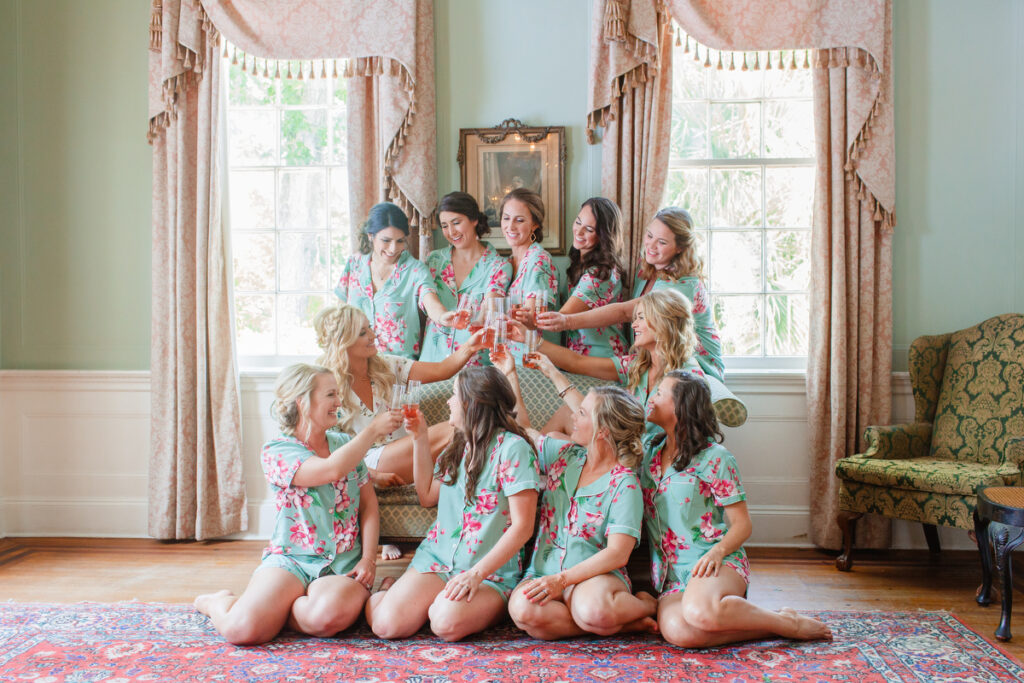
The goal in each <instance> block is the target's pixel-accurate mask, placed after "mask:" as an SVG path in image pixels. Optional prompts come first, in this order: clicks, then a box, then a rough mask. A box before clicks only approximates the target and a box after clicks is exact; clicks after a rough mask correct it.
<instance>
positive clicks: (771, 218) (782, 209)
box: [764, 166, 814, 228]
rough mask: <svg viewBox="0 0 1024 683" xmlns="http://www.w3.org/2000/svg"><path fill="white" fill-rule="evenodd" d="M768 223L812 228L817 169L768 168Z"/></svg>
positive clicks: (766, 178)
mask: <svg viewBox="0 0 1024 683" xmlns="http://www.w3.org/2000/svg"><path fill="white" fill-rule="evenodd" d="M764 184H765V188H764V192H765V208H766V209H767V212H768V213H767V215H766V216H765V223H766V224H767V225H770V226H776V227H780V228H809V227H811V210H812V207H813V205H814V168H812V167H810V166H805V167H801V168H793V167H789V168H786V167H779V168H766V169H765V176H764Z"/></svg>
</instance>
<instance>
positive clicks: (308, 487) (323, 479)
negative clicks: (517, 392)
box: [195, 363, 400, 645]
mask: <svg viewBox="0 0 1024 683" xmlns="http://www.w3.org/2000/svg"><path fill="white" fill-rule="evenodd" d="M274 396H275V400H274V414H275V415H276V417H277V421H278V424H279V426H280V429H281V435H280V436H278V437H277V438H274V439H271V440H270V441H268V442H267V443H266V444H265V445H264V446H263V453H262V457H261V461H262V463H263V473H264V475H265V476H266V478H267V482H269V484H270V486H271V488H272V489H273V491H274V499H275V501H276V504H277V519H276V521H275V523H274V531H273V535H272V536H271V538H270V544H269V545H268V546H267V548H266V550H264V551H263V560H262V563H261V564H260V566H259V567H258V568H257V569H256V571H255V573H254V574H253V575H252V579H251V580H250V581H249V585H248V586H247V587H246V589H245V592H243V593H242V595H241V596H240V597H237V598H236V597H235V595H234V594H232V593H231V592H229V591H226V590H222V591H219V592H217V593H210V594H207V595H200V596H199V597H197V598H196V600H195V607H196V609H197V610H199V611H200V612H202V613H203V614H205V615H207V616H208V617H210V620H211V621H212V622H213V626H214V628H216V629H217V631H218V632H219V633H220V634H221V635H222V636H224V637H225V638H226V639H227V640H228V641H230V642H231V643H233V644H235V645H258V644H260V643H265V642H267V641H268V640H270V639H272V638H273V637H274V636H276V635H277V633H278V632H279V631H280V630H281V628H282V627H284V625H285V623H286V622H287V623H288V625H289V626H291V628H293V629H295V630H296V631H299V632H301V633H306V634H309V635H312V636H317V637H322V638H326V637H330V636H333V635H334V634H336V633H338V632H339V631H343V630H344V629H346V628H348V627H349V626H350V625H351V624H352V622H354V621H355V620H356V618H357V617H358V616H359V613H360V611H361V610H362V607H363V603H365V602H366V599H367V597H369V595H370V588H371V587H372V586H373V580H374V575H375V573H376V565H375V562H376V559H375V556H376V554H377V530H378V526H379V517H378V511H377V496H376V494H375V493H374V491H373V486H372V485H371V484H370V483H369V477H368V476H367V471H366V467H365V466H364V465H363V464H362V459H363V456H364V455H365V454H366V451H367V449H368V448H369V447H370V444H372V443H373V441H374V440H375V439H377V438H378V437H380V436H382V435H384V434H388V433H389V432H391V431H392V430H393V429H395V428H396V427H397V426H398V424H399V419H400V418H399V417H398V414H397V413H391V412H385V413H381V414H380V415H377V416H376V417H375V418H374V419H373V420H372V421H371V422H370V424H369V425H367V427H366V429H364V430H362V431H361V432H360V433H359V434H357V435H356V436H355V437H350V436H349V435H348V434H341V433H338V432H336V431H333V430H331V428H332V427H334V425H335V423H336V422H337V417H336V413H337V410H338V407H339V406H340V405H341V400H340V399H339V397H338V385H337V383H336V382H335V379H334V375H333V374H332V373H331V371H330V370H328V369H327V368H324V367H320V366H317V365H307V364H305V363H299V364H297V365H292V366H290V367H288V368H285V369H284V370H283V371H282V372H281V374H280V376H279V377H278V379H277V385H276V386H275V387H274Z"/></svg>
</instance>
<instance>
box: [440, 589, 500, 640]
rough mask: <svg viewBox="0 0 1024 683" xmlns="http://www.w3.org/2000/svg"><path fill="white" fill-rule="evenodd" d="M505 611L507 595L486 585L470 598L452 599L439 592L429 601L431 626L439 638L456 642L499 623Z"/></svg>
mask: <svg viewBox="0 0 1024 683" xmlns="http://www.w3.org/2000/svg"><path fill="white" fill-rule="evenodd" d="M506 611H507V608H506V605H505V599H504V598H502V597H501V595H500V594H499V593H498V591H496V590H495V589H493V588H491V587H490V586H487V585H481V586H480V588H478V589H477V591H476V595H474V596H473V600H472V601H471V602H467V601H465V600H449V599H448V598H446V597H444V595H443V594H442V593H440V592H439V593H438V595H437V597H436V598H434V602H433V603H432V604H431V605H430V610H429V614H430V630H431V631H433V632H434V635H436V636H437V637H438V638H441V639H442V640H447V641H448V642H454V641H456V640H462V639H463V638H465V637H466V636H468V635H471V634H473V633H479V632H480V631H483V630H484V629H485V628H487V627H488V626H491V625H493V624H496V623H498V622H499V621H500V620H501V619H502V618H504V616H505V614H506Z"/></svg>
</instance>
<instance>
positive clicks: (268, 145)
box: [228, 109, 277, 167]
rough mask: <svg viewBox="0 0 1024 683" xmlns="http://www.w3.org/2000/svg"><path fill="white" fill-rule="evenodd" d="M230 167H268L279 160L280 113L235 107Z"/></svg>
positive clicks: (230, 131) (231, 121) (230, 132)
mask: <svg viewBox="0 0 1024 683" xmlns="http://www.w3.org/2000/svg"><path fill="white" fill-rule="evenodd" d="M228 162H229V163H230V164H231V166H236V167H237V166H267V165H269V164H274V163H276V162H277V112H276V111H274V110H269V111H258V110H246V109H242V110H236V111H232V112H231V115H230V117H229V120H228Z"/></svg>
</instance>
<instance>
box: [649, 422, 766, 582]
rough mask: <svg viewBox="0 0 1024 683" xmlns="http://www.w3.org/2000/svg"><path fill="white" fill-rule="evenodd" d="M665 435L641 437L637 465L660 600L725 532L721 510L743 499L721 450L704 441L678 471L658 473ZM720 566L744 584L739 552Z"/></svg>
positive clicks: (743, 558)
mask: <svg viewBox="0 0 1024 683" xmlns="http://www.w3.org/2000/svg"><path fill="white" fill-rule="evenodd" d="M664 445H665V436H664V433H663V432H662V433H661V434H660V435H657V436H651V435H646V436H645V437H644V460H643V463H642V464H641V466H640V485H641V486H642V487H643V503H644V524H645V528H646V530H647V538H648V541H649V543H650V548H651V582H652V583H653V584H654V588H655V590H657V591H659V593H660V594H661V595H665V594H668V593H672V592H675V591H680V590H683V589H684V588H686V582H687V580H689V578H690V571H691V570H692V569H693V566H694V565H695V564H696V563H697V560H699V559H700V558H701V557H702V556H703V555H704V553H706V552H707V551H708V550H709V549H710V548H711V547H712V546H714V544H715V543H718V542H719V541H721V539H722V537H723V536H724V535H725V533H726V532H727V531H728V530H729V525H728V523H727V522H726V518H725V508H726V506H729V505H732V504H734V503H738V502H740V501H743V500H746V493H745V492H744V490H743V485H742V483H741V482H740V473H739V468H738V467H737V465H736V459H735V458H734V457H733V455H732V453H730V452H729V451H728V450H726V449H725V447H724V446H722V445H721V444H718V443H714V442H713V441H708V446H707V448H705V449H704V450H703V451H701V452H700V453H698V454H697V455H696V456H695V457H694V459H693V460H692V461H691V462H690V464H689V465H688V466H687V467H686V468H685V469H684V470H682V471H679V470H677V469H676V468H675V467H674V466H671V465H670V466H669V469H668V471H667V472H662V470H661V457H662V449H663V448H664ZM723 564H724V565H725V566H728V567H732V568H733V569H735V570H736V572H737V573H738V574H739V575H740V576H742V577H743V578H744V580H746V581H747V582H748V583H749V581H750V563H749V562H748V561H747V553H746V551H745V550H744V549H743V548H740V549H739V550H736V551H735V552H733V553H730V554H729V555H728V556H726V558H725V559H724V560H723Z"/></svg>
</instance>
